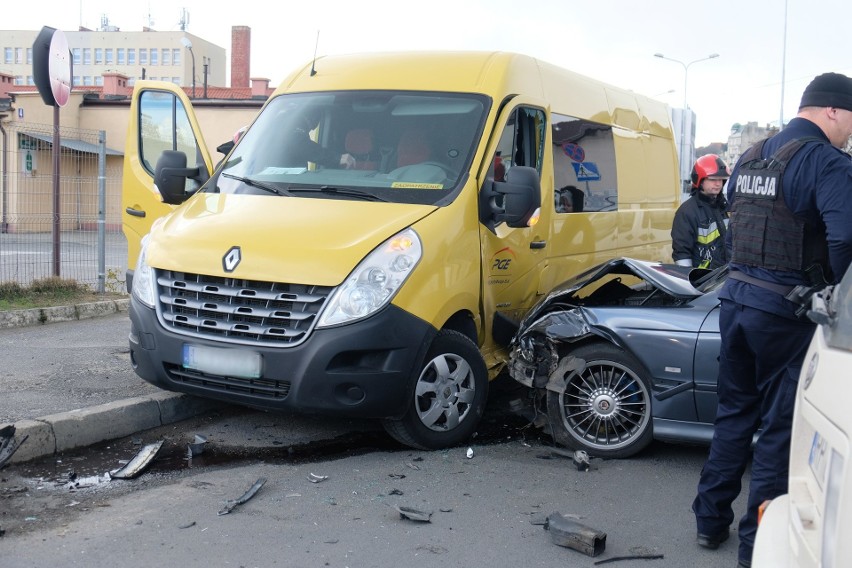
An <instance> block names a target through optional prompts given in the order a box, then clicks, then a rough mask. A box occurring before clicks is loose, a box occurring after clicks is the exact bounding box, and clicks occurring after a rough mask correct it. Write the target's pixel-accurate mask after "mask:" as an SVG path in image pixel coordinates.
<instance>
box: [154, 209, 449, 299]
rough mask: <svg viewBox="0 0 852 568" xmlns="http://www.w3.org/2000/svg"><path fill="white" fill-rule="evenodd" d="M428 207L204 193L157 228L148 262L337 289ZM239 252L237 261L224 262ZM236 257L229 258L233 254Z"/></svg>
mask: <svg viewBox="0 0 852 568" xmlns="http://www.w3.org/2000/svg"><path fill="white" fill-rule="evenodd" d="M434 210H435V207H434V206H431V205H413V204H401V203H376V202H372V201H370V202H367V201H349V200H342V199H317V198H300V197H271V196H265V195H232V194H212V193H201V194H198V195H196V196H194V197H193V198H192V199H190V200H189V201H188V202H187V203H185V204H184V205H183V206H181V207H179V208H178V209H176V210H175V211H174V212H173V213H172V214H171V215H169V216H168V217H166V218H164V219H162V222H160V223H157V224H155V225H154V227H153V229H152V230H151V238H150V241H149V244H148V250H147V259H148V263H149V264H150V265H151V266H153V267H155V268H160V269H167V270H175V271H180V272H188V273H193V274H205V275H210V276H222V277H228V278H239V279H246V280H259V281H265V282H287V283H297V284H315V285H319V286H336V285H338V284H340V283H341V282H342V281H343V280H344V279H345V278H346V276H347V275H348V274H349V273H350V272H351V271H352V269H353V268H355V266H356V265H357V264H358V263H359V262H360V261H361V260H362V259H363V258H364V257H365V256H366V255H367V254H369V253H370V251H372V250H373V249H374V248H376V247H377V246H378V245H379V244H381V243H382V242H383V241H384V240H386V239H387V238H389V237H391V236H392V235H394V234H395V233H397V232H399V231H401V230H403V229H405V228H407V227H408V226H410V225H412V224H413V223H415V222H417V221H419V220H420V219H422V218H423V217H425V216H427V215H429V214H430V213H431V212H433V211H434ZM234 247H239V249H240V250H239V258H240V261H239V264H238V265H237V266H236V268H235V269H233V271H231V272H226V271H225V266H224V264H225V263H224V258H225V256H226V255H228V253H229V252H230V251H232V250H233V249H234ZM231 258H232V259H233V255H232V257H231Z"/></svg>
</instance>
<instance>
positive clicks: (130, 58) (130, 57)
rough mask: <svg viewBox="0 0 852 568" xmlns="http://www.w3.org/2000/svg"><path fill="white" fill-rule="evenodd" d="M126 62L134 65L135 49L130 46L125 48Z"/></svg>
mask: <svg viewBox="0 0 852 568" xmlns="http://www.w3.org/2000/svg"><path fill="white" fill-rule="evenodd" d="M127 64H128V65H136V50H135V49H134V48H132V47H128V48H127Z"/></svg>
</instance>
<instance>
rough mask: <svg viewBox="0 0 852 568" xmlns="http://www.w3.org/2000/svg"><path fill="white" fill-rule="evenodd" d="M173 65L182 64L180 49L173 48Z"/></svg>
mask: <svg viewBox="0 0 852 568" xmlns="http://www.w3.org/2000/svg"><path fill="white" fill-rule="evenodd" d="M172 65H180V49H177V48H175V49H173V50H172Z"/></svg>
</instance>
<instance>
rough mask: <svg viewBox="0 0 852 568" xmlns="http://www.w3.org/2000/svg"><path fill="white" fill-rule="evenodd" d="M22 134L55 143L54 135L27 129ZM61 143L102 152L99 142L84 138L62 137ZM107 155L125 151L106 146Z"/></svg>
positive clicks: (75, 148) (64, 146) (75, 147)
mask: <svg viewBox="0 0 852 568" xmlns="http://www.w3.org/2000/svg"><path fill="white" fill-rule="evenodd" d="M20 132H21V134H25V135H27V136H29V137H30V138H36V139H38V140H41V141H42V142H45V143H47V144H49V145H51V147H52V145H53V136H51V135H48V134H43V133H40V132H27V131H26V130H22V131H20ZM59 145H60V146H61V147H63V148H67V149H68V150H74V151H76V152H85V153H87V154H97V153H99V152H100V148H99V147H98V145H97V144H91V143H89V142H84V141H82V140H75V139H73V138H60V139H59ZM105 150H106V155H107V156H123V155H124V152H122V151H120V150H113V149H112V148H106V149H105Z"/></svg>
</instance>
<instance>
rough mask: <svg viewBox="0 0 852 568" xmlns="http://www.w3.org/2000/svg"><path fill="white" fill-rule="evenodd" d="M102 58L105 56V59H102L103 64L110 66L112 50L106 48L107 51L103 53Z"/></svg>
mask: <svg viewBox="0 0 852 568" xmlns="http://www.w3.org/2000/svg"><path fill="white" fill-rule="evenodd" d="M104 56H105V57H104V62H105V63H106V64H107V65H112V62H113V59H112V48H111V47H110V48H107V49H106V50H105V51H104Z"/></svg>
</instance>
